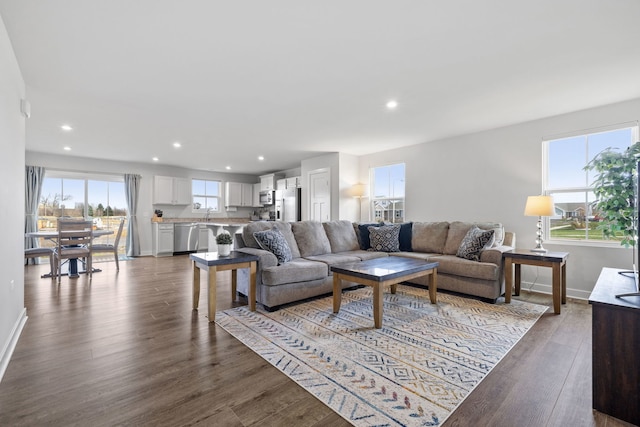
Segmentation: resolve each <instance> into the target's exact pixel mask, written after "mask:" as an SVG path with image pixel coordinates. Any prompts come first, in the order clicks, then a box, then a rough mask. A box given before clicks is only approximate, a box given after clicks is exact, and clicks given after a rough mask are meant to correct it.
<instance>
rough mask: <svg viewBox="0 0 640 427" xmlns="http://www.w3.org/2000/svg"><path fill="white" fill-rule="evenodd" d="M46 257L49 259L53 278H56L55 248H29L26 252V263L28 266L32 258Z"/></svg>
mask: <svg viewBox="0 0 640 427" xmlns="http://www.w3.org/2000/svg"><path fill="white" fill-rule="evenodd" d="M43 256H46V257H48V258H49V266H50V267H51V278H52V279H53V278H55V277H56V275H55V269H56V250H55V249H54V248H28V249H25V250H24V261H25V265H26V264H27V262H28V260H29V259H30V258H40V257H43Z"/></svg>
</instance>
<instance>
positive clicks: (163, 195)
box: [153, 176, 191, 205]
mask: <svg viewBox="0 0 640 427" xmlns="http://www.w3.org/2000/svg"><path fill="white" fill-rule="evenodd" d="M153 203H154V204H156V205H190V204H191V183H190V182H189V179H187V178H176V177H171V176H154V177H153Z"/></svg>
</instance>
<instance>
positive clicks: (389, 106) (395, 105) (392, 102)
mask: <svg viewBox="0 0 640 427" xmlns="http://www.w3.org/2000/svg"><path fill="white" fill-rule="evenodd" d="M396 108H398V101H396V100H395V99H392V100H390V101H388V102H387V109H388V110H395V109H396Z"/></svg>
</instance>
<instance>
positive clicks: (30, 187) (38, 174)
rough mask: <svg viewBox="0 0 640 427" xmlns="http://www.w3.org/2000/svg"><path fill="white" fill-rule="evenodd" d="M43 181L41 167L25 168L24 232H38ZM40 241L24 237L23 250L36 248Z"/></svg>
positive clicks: (33, 260) (35, 260) (35, 261)
mask: <svg viewBox="0 0 640 427" xmlns="http://www.w3.org/2000/svg"><path fill="white" fill-rule="evenodd" d="M43 181H44V168H43V167H41V166H25V185H24V212H25V215H26V216H25V221H24V232H25V233H29V232H32V231H38V204H39V203H40V194H41V193H42V182H43ZM39 246H40V241H39V240H38V238H37V237H25V238H24V248H25V249H29V248H37V247H39ZM30 261H31V262H33V263H34V264H36V263H37V262H38V258H31V259H30Z"/></svg>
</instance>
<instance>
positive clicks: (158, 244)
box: [151, 222, 173, 257]
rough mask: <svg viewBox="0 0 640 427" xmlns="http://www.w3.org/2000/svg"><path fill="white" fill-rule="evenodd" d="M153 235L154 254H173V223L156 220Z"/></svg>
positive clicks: (157, 255)
mask: <svg viewBox="0 0 640 427" xmlns="http://www.w3.org/2000/svg"><path fill="white" fill-rule="evenodd" d="M151 235H152V239H153V242H152V252H153V256H155V257H161V256H172V255H173V223H166V224H165V223H162V222H154V223H153V232H152V233H151Z"/></svg>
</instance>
